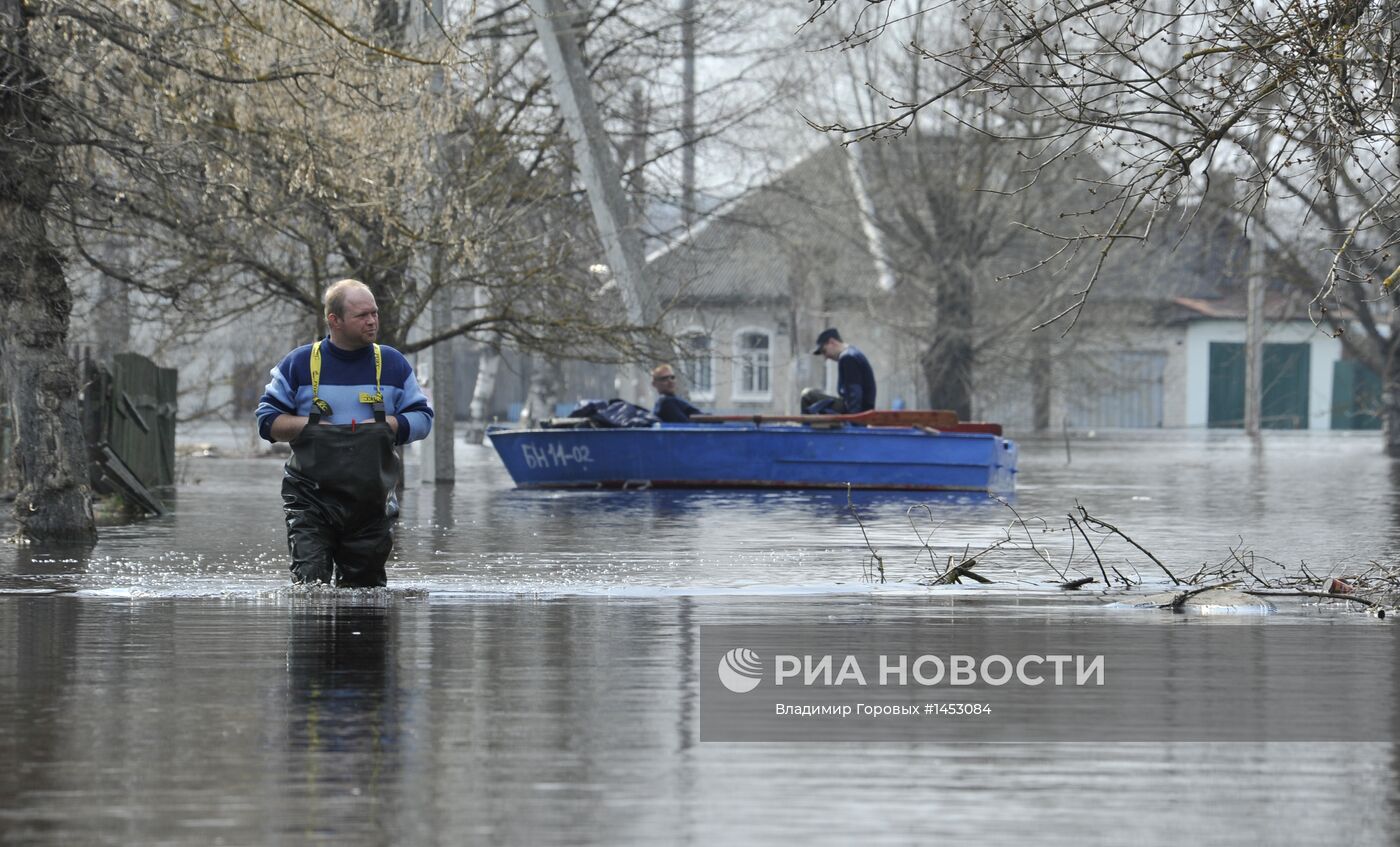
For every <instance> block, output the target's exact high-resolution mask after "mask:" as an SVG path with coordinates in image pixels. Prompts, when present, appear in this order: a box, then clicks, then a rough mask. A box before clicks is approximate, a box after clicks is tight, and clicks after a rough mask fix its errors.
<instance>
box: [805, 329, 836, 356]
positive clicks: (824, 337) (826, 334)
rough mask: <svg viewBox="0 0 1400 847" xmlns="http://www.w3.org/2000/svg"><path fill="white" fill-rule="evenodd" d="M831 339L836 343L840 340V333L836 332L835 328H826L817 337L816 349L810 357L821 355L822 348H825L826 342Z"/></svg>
mask: <svg viewBox="0 0 1400 847" xmlns="http://www.w3.org/2000/svg"><path fill="white" fill-rule="evenodd" d="M833 338H834V339H836V340H837V341H840V340H841V333H839V332H837V331H836V327H834V326H833V327H827V328H826V329H824V330H822V334H821V335H818V336H817V349H815V350H813V351H812V355H813V356H820V355H821V354H822V348H823V347H825V346H826V342H828V341H830V340H831V339H833Z"/></svg>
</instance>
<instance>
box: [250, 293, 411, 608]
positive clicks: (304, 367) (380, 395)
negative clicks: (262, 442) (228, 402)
mask: <svg viewBox="0 0 1400 847" xmlns="http://www.w3.org/2000/svg"><path fill="white" fill-rule="evenodd" d="M325 302H326V323H327V325H329V327H330V335H329V336H328V337H326V338H323V339H321V340H320V341H317V342H316V343H315V344H307V345H305V346H303V347H298V348H297V349H295V350H293V351H292V352H291V353H288V354H287V356H286V358H284V359H283V360H282V362H281V364H279V365H278V366H277V367H275V368H273V369H272V380H271V381H270V382H269V383H268V384H267V390H266V391H265V392H264V393H263V396H262V400H261V401H260V402H259V403H258V410H257V416H258V434H259V435H261V436H262V437H263V438H265V439H267V440H268V441H272V442H277V441H289V442H291V446H292V457H291V458H290V459H288V460H287V466H286V468H285V470H284V472H283V475H282V508H283V511H284V512H286V515H287V546H288V548H290V550H291V553H292V580H293V581H294V582H334V583H335V584H336V585H339V586H345V587H347V588H364V587H370V586H376V585H384V583H385V577H384V562H385V560H387V559H388V558H389V551H390V550H391V549H393V546H394V536H393V522H394V518H395V517H397V516H398V513H399V504H398V500H397V499H396V498H395V497H394V488H395V486H396V485H397V484H398V481H399V472H400V468H399V459H398V456H397V455H396V454H395V453H394V446H395V445H396V444H407V443H408V442H410V441H417V440H418V439H420V438H423V437H425V436H426V435H427V434H428V431H429V430H430V429H432V426H433V410H432V407H431V406H429V405H428V398H427V397H425V396H423V392H422V391H421V390H420V389H419V387H418V380H416V379H415V378H414V376H413V368H412V367H411V366H410V365H409V364H408V360H407V359H405V358H404V357H403V354H402V353H400V352H399V351H397V350H395V349H394V348H392V347H383V346H381V345H379V344H376V343H374V339H375V337H376V336H378V334H379V307H378V306H377V305H376V304H375V302H374V295H373V294H371V293H370V290H369V288H368V287H367V286H366V285H365V284H364V283H362V282H359V281H357V280H353V279H342V280H341V281H339V282H337V283H335V284H334V285H332V286H331V287H330V288H328V289H326V298H325Z"/></svg>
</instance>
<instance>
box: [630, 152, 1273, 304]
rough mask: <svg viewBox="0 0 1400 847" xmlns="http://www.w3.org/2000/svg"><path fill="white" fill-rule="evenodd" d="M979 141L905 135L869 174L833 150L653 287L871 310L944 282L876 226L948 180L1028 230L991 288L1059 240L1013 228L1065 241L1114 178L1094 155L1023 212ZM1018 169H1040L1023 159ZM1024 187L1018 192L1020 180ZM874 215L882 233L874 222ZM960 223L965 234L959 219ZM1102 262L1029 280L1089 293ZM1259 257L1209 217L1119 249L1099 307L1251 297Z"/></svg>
mask: <svg viewBox="0 0 1400 847" xmlns="http://www.w3.org/2000/svg"><path fill="white" fill-rule="evenodd" d="M975 143H976V141H975V140H974V141H971V142H970V141H967V140H963V139H950V138H948V137H939V136H934V137H924V138H920V139H913V138H910V139H902V140H900V141H898V142H894V143H890V144H884V145H881V146H880V147H878V148H873V149H872V152H871V153H870V154H869V157H868V160H869V164H863V163H861V164H855V165H854V166H853V162H852V156H851V153H850V152H849V151H848V150H846V149H845V148H842V147H839V146H836V145H828V146H824V147H821V148H819V149H817V150H815V151H814V152H812V153H810V154H808V155H807V156H805V157H803V158H802V159H801V160H799V161H798V162H797V164H795V165H794V166H792V167H791V168H790V169H788V170H787V171H785V172H783V173H782V174H780V175H778V176H777V177H775V178H774V179H773V180H771V181H769V182H768V183H765V184H763V185H761V186H759V187H757V188H754V189H752V190H750V191H748V192H746V193H745V194H743V195H741V196H739V197H737V198H735V199H734V200H732V201H730V202H729V203H727V204H725V205H724V206H722V207H720V208H719V209H717V210H716V211H715V212H714V213H713V214H712V215H710V216H708V217H707V218H706V219H705V220H704V221H703V222H702V223H701V224H699V225H698V226H696V227H694V228H693V229H692V230H691V231H690V232H689V233H688V234H687V235H686V236H685V237H684V238H682V239H680V240H678V241H677V242H675V243H673V244H672V245H670V246H669V247H667V248H665V249H662V250H658V251H655V252H654V253H653V254H652V255H651V256H650V257H649V270H650V272H651V275H652V278H653V279H654V280H656V282H657V285H658V290H659V291H660V293H661V296H662V299H663V300H664V301H665V302H668V303H670V304H673V305H674V304H681V303H707V304H721V303H750V304H762V303H780V302H791V301H795V300H800V301H801V302H803V303H804V304H806V305H807V306H808V307H811V308H815V309H821V308H824V307H825V308H830V307H831V306H834V305H837V304H840V303H842V302H843V301H845V302H850V301H854V300H865V299H866V298H867V297H870V296H874V295H878V294H880V293H882V291H883V290H884V289H885V288H888V287H890V283H891V282H892V281H893V282H899V280H900V279H902V278H912V277H913V276H915V275H919V276H930V277H931V276H936V275H937V274H938V273H940V271H941V269H940V268H939V267H938V261H937V260H936V259H934V260H930V258H929V257H928V256H926V255H910V254H909V251H908V249H907V245H906V247H905V248H901V246H900V244H899V243H897V241H898V240H897V239H893V238H892V239H890V240H889V241H888V244H886V243H884V242H882V240H881V239H880V238H879V235H878V232H876V231H873V230H882V231H886V232H890V233H894V232H897V231H898V229H899V227H900V225H901V222H900V220H899V215H900V214H904V213H905V211H903V210H899V209H897V208H896V207H898V206H899V203H897V202H896V198H898V197H900V196H904V195H908V194H909V193H910V192H920V191H924V190H925V189H926V188H927V186H926V185H925V184H924V183H926V182H931V181H945V180H946V182H947V183H948V185H949V186H952V189H951V190H952V191H953V193H954V194H956V195H957V198H956V202H958V203H961V204H964V205H965V207H966V208H968V209H973V210H977V211H976V214H979V215H981V216H983V217H985V218H986V219H988V220H995V221H997V223H998V224H999V225H1002V226H1003V230H1006V229H1007V228H1013V229H1017V231H1016V232H1012V233H1010V235H1009V237H1007V238H1005V240H1004V246H1002V247H1000V248H999V252H998V254H997V255H996V256H995V257H993V259H992V260H991V261H989V262H986V263H985V264H984V265H983V266H981V267H979V269H978V273H979V275H985V276H986V277H987V279H988V281H990V280H992V279H995V278H998V277H1001V276H1005V275H1007V274H1014V273H1015V272H1017V271H1019V270H1023V269H1026V268H1034V267H1036V265H1037V263H1038V262H1040V261H1041V260H1042V259H1043V258H1044V257H1045V256H1046V255H1047V254H1048V253H1049V252H1052V251H1053V250H1054V249H1055V247H1056V246H1058V245H1057V243H1056V242H1054V241H1053V240H1052V239H1050V238H1048V237H1045V236H1038V235H1036V234H1035V233H1034V232H1033V231H1032V230H1030V229H1019V228H1014V227H1010V225H1011V224H1013V223H1020V224H1028V225H1030V226H1033V227H1040V228H1043V229H1046V230H1050V229H1055V230H1057V231H1065V226H1066V224H1064V223H1063V222H1062V221H1061V220H1060V219H1061V218H1063V217H1064V216H1063V215H1062V214H1061V213H1060V209H1062V208H1065V209H1068V208H1073V207H1074V204H1076V203H1084V202H1086V198H1088V197H1089V196H1090V193H1091V187H1092V186H1093V185H1094V184H1095V182H1096V181H1098V180H1101V179H1102V172H1101V171H1100V170H1099V166H1098V165H1097V163H1095V162H1094V161H1092V160H1090V159H1087V158H1086V159H1081V160H1079V161H1077V162H1075V163H1073V164H1071V165H1067V166H1066V167H1067V168H1068V169H1069V170H1071V171H1073V173H1068V174H1061V175H1059V176H1058V177H1057V178H1056V180H1057V181H1056V182H1055V185H1054V186H1049V184H1048V182H1049V181H1047V184H1046V185H1040V186H1036V189H1035V190H1036V193H1035V194H1034V195H1033V199H1032V200H1030V201H1028V200H1027V199H1026V198H1025V197H1020V198H1017V200H1016V202H1015V203H1013V202H1012V201H1011V200H1010V199H1007V197H1008V195H1006V194H1002V195H998V194H996V193H993V192H986V191H982V190H980V189H981V187H980V186H975V185H972V184H971V178H970V177H968V175H966V174H964V173H961V172H960V171H959V166H958V162H959V161H960V157H961V156H964V155H966V151H967V150H969V149H971V148H972V146H973V145H974V144H975ZM901 145H903V146H901ZM861 158H862V159H866V158H867V157H866V156H862V157H861ZM857 162H859V160H857ZM1016 167H1022V168H1024V167H1026V166H1025V164H1024V163H1023V162H1022V163H1019V164H1017V165H1016ZM1003 170H1005V171H1006V172H1008V173H1011V171H1010V169H1009V168H1003ZM859 175H863V177H864V178H863V179H862V180H861V182H860V183H857V182H856V181H855V180H854V179H853V176H859ZM1014 177H1015V175H1014V174H1013V179H1011V180H1010V181H1009V182H1011V183H1014V182H1015V181H1016V180H1015V178H1014ZM963 183H967V184H963ZM862 189H864V191H863V192H862ZM862 194H863V195H864V196H862ZM974 195H975V200H974V199H972V198H973V197H974ZM1070 195H1082V196H1070ZM916 199H923V198H916ZM1087 202H1093V201H1092V200H1088V201H1087ZM872 214H873V215H874V217H875V219H876V220H877V221H878V222H879V227H873V226H868V225H865V224H868V223H871V221H870V218H871V215H872ZM1022 217H1024V218H1026V219H1025V220H1022V219H1021V218H1022ZM952 225H953V226H954V227H956V225H957V221H956V219H954V220H953V221H952ZM935 247H936V245H935ZM901 249H903V250H904V252H903V254H900V251H901ZM887 252H888V253H892V254H897V255H898V258H897V259H896V260H895V261H894V262H893V263H892V264H893V267H892V268H891V267H888V266H885V265H883V264H882V262H881V259H882V258H884V257H885V255H886V254H887ZM1094 253H1096V250H1092V249H1085V250H1082V251H1081V255H1080V256H1079V257H1078V258H1077V259H1076V260H1075V261H1072V262H1069V261H1065V260H1064V257H1063V256H1062V257H1061V259H1060V260H1059V261H1058V262H1054V263H1048V264H1047V266H1046V267H1044V268H1040V269H1038V270H1037V271H1036V272H1035V273H1033V274H1031V275H1029V276H1027V277H1025V278H1023V279H1020V280H1019V281H1020V282H1021V283H1022V284H1028V285H1038V284H1043V283H1045V282H1053V281H1054V280H1052V279H1051V277H1053V276H1055V275H1056V274H1062V275H1063V276H1061V277H1060V281H1064V280H1066V279H1068V280H1069V284H1068V285H1067V286H1063V287H1066V288H1077V287H1078V282H1079V281H1080V280H1082V279H1084V278H1086V277H1087V274H1088V272H1089V271H1088V269H1089V267H1091V263H1092V261H1093V255H1092V254H1094ZM1246 254H1247V243H1246V242H1245V241H1244V240H1243V239H1242V238H1241V237H1240V235H1239V232H1238V230H1237V229H1236V228H1235V227H1234V226H1233V225H1231V224H1230V223H1229V222H1228V221H1226V220H1225V219H1224V218H1223V217H1220V216H1210V215H1207V214H1204V213H1201V214H1197V215H1195V216H1194V217H1192V218H1189V219H1180V220H1178V219H1166V220H1163V221H1160V222H1159V223H1158V225H1157V226H1156V227H1155V228H1154V231H1153V233H1152V237H1151V238H1150V239H1149V240H1147V241H1145V242H1133V241H1127V240H1125V241H1123V242H1120V243H1119V244H1118V245H1116V247H1115V249H1114V251H1113V252H1112V253H1111V254H1110V258H1109V261H1108V262H1107V263H1106V264H1105V266H1104V268H1103V269H1102V272H1101V274H1100V277H1099V279H1098V281H1097V282H1096V283H1095V288H1094V293H1093V295H1092V298H1094V299H1097V300H1111V301H1120V302H1135V301H1140V302H1150V303H1153V304H1158V305H1168V304H1172V303H1174V301H1175V299H1176V298H1186V299H1188V300H1199V301H1202V302H1209V301H1214V300H1218V299H1219V298H1221V297H1224V296H1226V295H1227V294H1228V293H1230V292H1232V291H1237V290H1238V289H1239V284H1238V282H1237V280H1238V279H1240V278H1241V275H1240V274H1239V273H1238V270H1239V268H1240V267H1241V265H1242V263H1243V261H1244V257H1245V255H1246ZM900 284H902V283H900Z"/></svg>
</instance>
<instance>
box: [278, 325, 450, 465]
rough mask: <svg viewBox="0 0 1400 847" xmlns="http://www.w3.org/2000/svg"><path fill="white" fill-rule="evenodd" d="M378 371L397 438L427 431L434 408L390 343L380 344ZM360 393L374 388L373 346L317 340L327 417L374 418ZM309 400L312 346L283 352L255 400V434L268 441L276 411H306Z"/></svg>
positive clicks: (411, 438)
mask: <svg viewBox="0 0 1400 847" xmlns="http://www.w3.org/2000/svg"><path fill="white" fill-rule="evenodd" d="M379 349H380V352H381V356H382V358H383V371H382V373H381V374H380V386H381V389H382V390H383V392H384V411H385V413H386V414H390V415H393V416H394V417H396V418H398V420H399V432H398V443H400V444H406V443H408V442H409V441H417V440H418V439H420V438H424V437H426V436H427V434H428V432H429V430H431V429H432V427H433V409H432V407H431V406H430V405H428V398H427V397H426V396H425V395H424V394H423V391H422V389H420V388H419V387H418V380H417V379H416V378H415V377H414V376H413V366H412V365H410V364H409V363H408V360H407V359H405V358H404V357H403V354H402V353H400V352H399V351H397V350H395V349H394V348H392V347H386V346H384V345H380V347H379ZM361 392H367V393H370V394H373V393H374V347H373V346H365V347H361V348H360V349H359V350H349V351H347V350H341V349H340V348H339V347H336V346H335V345H333V344H331V340H330V339H329V338H326V339H324V340H323V341H322V342H321V386H320V389H319V391H318V396H319V397H320V398H321V399H322V400H325V401H326V402H327V403H329V404H330V406H331V415H330V418H329V422H330V423H333V424H349V423H350V422H351V420H356V421H359V422H361V423H364V422H366V421H371V420H374V410H373V409H371V408H370V406H369V404H368V403H361V402H360V394H361ZM311 411H312V405H311V345H310V344H305V345H303V346H301V347H298V348H297V349H295V350H293V351H292V352H290V353H288V354H287V356H286V358H284V359H283V360H282V361H281V362H280V363H279V364H278V365H277V367H275V368H273V369H272V379H271V381H269V382H268V384H267V389H266V390H265V391H264V392H263V396H262V399H261V400H259V401H258V410H257V412H256V414H257V417H258V434H259V435H261V436H262V437H263V438H265V439H266V440H268V441H271V440H272V432H271V429H272V421H273V420H274V419H275V418H276V417H277V416H278V415H309V414H311Z"/></svg>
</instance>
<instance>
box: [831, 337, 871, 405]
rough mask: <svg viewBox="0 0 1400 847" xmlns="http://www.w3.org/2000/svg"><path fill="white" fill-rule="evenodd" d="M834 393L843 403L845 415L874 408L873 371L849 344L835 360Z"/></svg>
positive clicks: (863, 356) (860, 354)
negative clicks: (839, 396)
mask: <svg viewBox="0 0 1400 847" xmlns="http://www.w3.org/2000/svg"><path fill="white" fill-rule="evenodd" d="M836 393H837V394H839V395H841V400H842V401H843V402H845V404H846V413H847V414H857V413H860V412H868V411H870V410H871V409H873V408H875V370H874V369H873V368H871V367H870V360H869V359H867V358H865V354H864V353H862V352H860V351H859V350H857V349H856V348H855V347H854V346H852V345H850V344H847V345H846V349H845V351H843V352H842V353H841V356H840V357H839V358H838V359H837V360H836Z"/></svg>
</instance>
